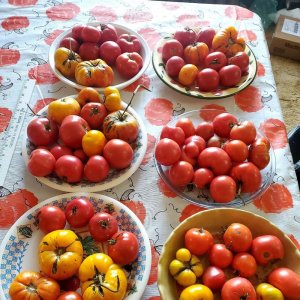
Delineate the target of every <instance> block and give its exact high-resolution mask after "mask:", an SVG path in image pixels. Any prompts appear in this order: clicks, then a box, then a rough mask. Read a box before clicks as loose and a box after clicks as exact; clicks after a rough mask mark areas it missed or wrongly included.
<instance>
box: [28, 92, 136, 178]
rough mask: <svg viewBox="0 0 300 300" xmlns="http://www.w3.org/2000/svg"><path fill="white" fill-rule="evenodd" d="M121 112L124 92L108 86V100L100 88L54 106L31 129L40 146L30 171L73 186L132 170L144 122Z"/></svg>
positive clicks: (29, 162) (62, 100)
mask: <svg viewBox="0 0 300 300" xmlns="http://www.w3.org/2000/svg"><path fill="white" fill-rule="evenodd" d="M128 106H129V105H128ZM128 106H127V107H128ZM121 108H122V105H121V97H120V93H119V91H118V90H117V89H115V88H112V87H107V88H105V91H104V97H103V98H102V97H101V95H100V94H99V93H98V92H97V91H96V90H95V89H93V88H84V89H83V90H81V91H80V92H79V94H78V95H77V96H76V98H72V97H65V98H61V99H58V100H55V101H53V102H51V103H50V104H49V106H48V110H47V116H42V117H37V118H34V119H32V120H31V121H30V123H29V124H28V126H27V137H28V140H29V141H30V142H31V143H32V144H33V145H34V147H35V149H34V150H33V151H32V152H31V154H30V157H29V161H28V165H27V167H28V170H29V172H30V173H31V174H32V175H34V176H38V177H41V176H48V175H50V174H52V173H54V174H55V175H56V176H58V177H59V178H61V179H62V180H64V181H66V182H69V183H76V182H80V181H81V180H82V179H86V180H87V181H90V182H101V181H103V180H105V179H106V178H107V177H108V175H109V172H110V170H111V169H116V170H120V169H124V168H127V167H128V166H130V164H131V162H132V160H133V154H134V151H133V146H134V142H135V141H136V139H137V136H138V133H139V124H138V122H137V120H136V119H135V118H134V117H133V116H132V115H131V114H130V113H128V112H127V108H125V109H124V110H122V109H121Z"/></svg>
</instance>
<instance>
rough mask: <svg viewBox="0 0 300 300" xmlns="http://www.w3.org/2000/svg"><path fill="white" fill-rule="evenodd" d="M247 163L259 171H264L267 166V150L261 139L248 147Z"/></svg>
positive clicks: (268, 155)
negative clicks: (250, 163)
mask: <svg viewBox="0 0 300 300" xmlns="http://www.w3.org/2000/svg"><path fill="white" fill-rule="evenodd" d="M249 161H250V162H252V163H253V164H254V165H256V166H257V167H258V168H259V169H260V170H262V169H264V168H265V167H266V166H267V165H268V164H269V162H270V153H269V148H268V145H267V144H266V143H265V142H264V141H263V140H262V139H261V138H258V139H257V140H256V141H254V142H253V143H252V144H251V145H250V148H249Z"/></svg>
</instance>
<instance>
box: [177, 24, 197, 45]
mask: <svg viewBox="0 0 300 300" xmlns="http://www.w3.org/2000/svg"><path fill="white" fill-rule="evenodd" d="M196 37H197V35H196V32H195V31H194V30H193V29H191V28H189V27H185V28H183V29H178V30H176V31H175V33H174V39H175V40H177V41H179V42H180V43H181V45H182V46H183V47H186V46H187V45H190V44H193V43H194V42H195V40H196Z"/></svg>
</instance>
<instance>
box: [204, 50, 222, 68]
mask: <svg viewBox="0 0 300 300" xmlns="http://www.w3.org/2000/svg"><path fill="white" fill-rule="evenodd" d="M226 64H227V57H226V55H225V54H224V53H223V52H220V51H216V52H211V53H209V54H208V55H207V56H206V57H205V60H204V65H205V67H206V68H211V69H214V70H216V71H219V70H220V69H221V68H222V67H224V66H226Z"/></svg>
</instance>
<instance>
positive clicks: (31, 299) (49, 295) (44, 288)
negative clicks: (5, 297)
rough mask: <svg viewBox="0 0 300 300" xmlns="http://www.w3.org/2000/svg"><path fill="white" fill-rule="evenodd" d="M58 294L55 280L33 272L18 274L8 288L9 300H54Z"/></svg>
mask: <svg viewBox="0 0 300 300" xmlns="http://www.w3.org/2000/svg"><path fill="white" fill-rule="evenodd" d="M59 294H60V287H59V284H58V283H57V282H56V281H55V280H53V279H51V278H49V277H45V276H43V275H42V274H40V273H38V272H34V271H23V272H21V273H19V274H18V275H17V276H16V277H15V279H14V280H13V282H12V283H11V285H10V287H9V296H10V299H11V300H42V299H43V300H56V299H57V297H58V296H59Z"/></svg>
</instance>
